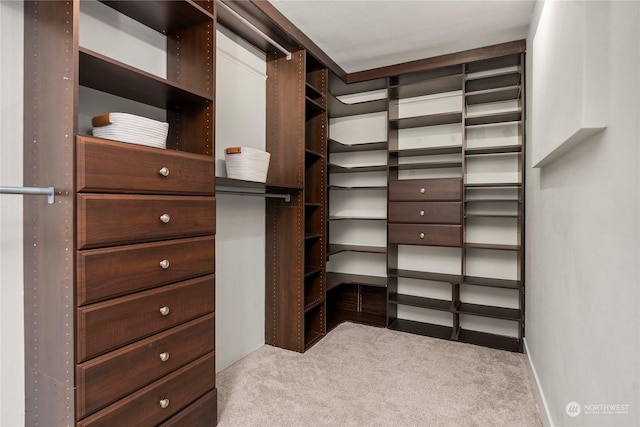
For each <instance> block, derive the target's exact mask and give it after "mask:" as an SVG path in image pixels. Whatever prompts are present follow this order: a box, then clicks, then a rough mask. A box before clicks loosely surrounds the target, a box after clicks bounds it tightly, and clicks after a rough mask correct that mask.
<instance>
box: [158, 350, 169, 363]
mask: <svg viewBox="0 0 640 427" xmlns="http://www.w3.org/2000/svg"><path fill="white" fill-rule="evenodd" d="M160 360H162V361H163V362H166V361H167V360H169V353H166V352H165V353H160Z"/></svg>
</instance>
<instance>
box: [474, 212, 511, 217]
mask: <svg viewBox="0 0 640 427" xmlns="http://www.w3.org/2000/svg"><path fill="white" fill-rule="evenodd" d="M520 216H521V215H519V214H517V213H515V214H510V213H468V212H467V213H465V214H464V217H465V218H473V217H477V218H481V217H482V218H520Z"/></svg>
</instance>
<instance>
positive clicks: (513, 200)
mask: <svg viewBox="0 0 640 427" xmlns="http://www.w3.org/2000/svg"><path fill="white" fill-rule="evenodd" d="M464 202H465V203H473V202H518V203H520V202H522V199H521V198H519V197H514V198H511V199H509V198H498V197H485V198H481V197H474V198H470V199H465V200H464Z"/></svg>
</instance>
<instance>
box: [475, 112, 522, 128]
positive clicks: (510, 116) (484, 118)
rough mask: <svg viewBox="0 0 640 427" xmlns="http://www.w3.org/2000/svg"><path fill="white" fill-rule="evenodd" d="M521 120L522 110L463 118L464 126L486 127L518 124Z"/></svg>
mask: <svg viewBox="0 0 640 427" xmlns="http://www.w3.org/2000/svg"><path fill="white" fill-rule="evenodd" d="M520 120H522V110H520V109H518V110H515V111H503V112H495V113H487V114H474V115H469V116H467V117H465V121H464V122H465V125H466V126H476V125H487V124H494V123H506V122H518V121H520Z"/></svg>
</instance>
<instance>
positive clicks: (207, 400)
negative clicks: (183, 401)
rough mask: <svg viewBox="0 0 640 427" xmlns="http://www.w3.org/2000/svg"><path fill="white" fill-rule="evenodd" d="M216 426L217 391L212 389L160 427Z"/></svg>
mask: <svg viewBox="0 0 640 427" xmlns="http://www.w3.org/2000/svg"><path fill="white" fill-rule="evenodd" d="M217 424H218V390H216V389H213V390H211V391H210V392H209V393H207V394H205V395H204V396H202V397H201V398H200V399H198V400H196V401H195V402H193V403H192V404H191V405H189V406H188V407H187V408H186V409H184V410H182V411H181V412H179V413H178V414H176V416H174V417H172V418H171V419H169V420H167V421H165V422H164V423H162V424H160V427H182V426H189V427H212V426H215V425H217Z"/></svg>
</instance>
